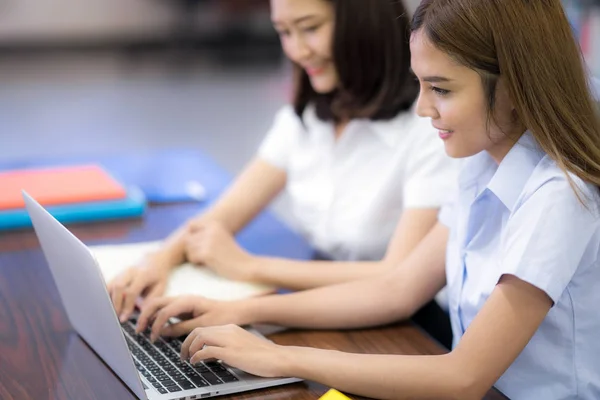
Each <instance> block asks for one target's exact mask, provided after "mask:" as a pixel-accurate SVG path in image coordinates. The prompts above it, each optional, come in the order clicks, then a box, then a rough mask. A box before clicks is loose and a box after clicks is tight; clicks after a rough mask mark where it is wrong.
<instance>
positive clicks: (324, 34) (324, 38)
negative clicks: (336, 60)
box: [315, 27, 333, 60]
mask: <svg viewBox="0 0 600 400" xmlns="http://www.w3.org/2000/svg"><path fill="white" fill-rule="evenodd" d="M315 48H316V49H318V52H319V55H320V56H321V57H323V58H325V59H328V60H331V59H332V58H333V28H332V27H323V28H322V29H321V30H320V31H319V32H318V33H317V34H316V35H315Z"/></svg>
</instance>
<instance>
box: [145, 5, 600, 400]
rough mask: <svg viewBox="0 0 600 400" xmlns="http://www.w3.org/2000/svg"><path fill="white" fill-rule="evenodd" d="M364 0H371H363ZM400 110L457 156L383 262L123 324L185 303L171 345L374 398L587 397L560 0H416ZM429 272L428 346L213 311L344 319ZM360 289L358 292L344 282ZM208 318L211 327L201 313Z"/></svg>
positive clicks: (589, 277)
mask: <svg viewBox="0 0 600 400" xmlns="http://www.w3.org/2000/svg"><path fill="white" fill-rule="evenodd" d="M369 1H371V0H369ZM410 45H411V52H412V69H413V71H414V72H415V74H416V75H417V77H418V79H419V82H420V85H421V92H420V97H419V100H418V105H417V110H418V113H419V114H420V115H421V116H426V117H429V118H431V120H432V123H433V125H434V126H435V127H436V128H437V129H438V130H439V136H440V138H441V140H443V142H444V145H445V148H446V152H447V153H448V154H449V155H451V156H452V157H458V158H464V159H465V160H464V162H463V168H462V171H461V174H460V177H459V194H458V198H457V199H456V201H455V202H454V203H453V205H451V206H448V207H445V208H443V209H442V211H441V213H440V215H439V222H438V223H437V225H436V226H435V227H434V228H433V230H432V231H431V232H430V233H429V234H428V235H427V236H426V237H425V239H424V240H423V241H422V242H421V243H420V244H419V245H418V246H417V248H416V250H415V251H414V252H413V253H411V255H410V256H409V257H408V258H407V259H406V261H405V262H404V263H402V265H401V266H399V267H398V268H396V269H395V270H394V271H393V272H390V273H388V274H386V275H385V276H381V277H376V278H373V279H370V280H365V281H358V282H353V283H347V284H341V285H336V286H331V287H326V288H321V289H314V290H310V291H305V292H302V293H297V294H291V295H285V296H270V297H265V298H258V299H252V300H246V301H239V302H232V303H227V302H215V301H209V300H206V299H202V298H194V297H190V298H180V299H157V300H155V301H153V302H151V303H149V304H147V305H146V307H145V308H144V310H143V313H142V316H141V318H140V321H139V327H138V328H139V329H143V328H145V327H146V325H147V324H148V322H149V321H151V320H152V319H154V323H153V327H152V328H153V332H154V334H159V333H162V334H164V335H169V334H170V333H171V332H173V329H174V326H177V325H174V326H168V325H167V326H165V322H166V318H168V317H170V316H174V315H186V314H187V315H192V317H193V319H191V320H190V321H192V322H189V321H188V322H186V323H188V326H191V325H194V326H196V327H198V328H196V329H194V330H193V331H192V333H191V334H190V335H189V336H188V338H187V339H186V341H185V343H184V345H183V348H182V356H183V357H191V361H192V362H198V361H200V360H203V359H206V358H211V357H214V358H218V359H222V360H223V361H224V362H226V363H228V364H231V365H233V366H236V367H240V368H242V369H245V370H248V371H249V372H252V373H255V374H259V375H265V376H279V375H288V376H298V377H301V378H306V379H310V380H315V381H319V382H322V383H324V384H326V385H329V386H333V387H336V388H338V389H342V390H344V391H347V392H351V393H356V394H360V395H366V396H370V397H376V398H386V399H389V398H394V399H399V398H411V399H416V398H423V399H424V398H428V399H429V398H435V399H441V398H453V399H477V398H481V397H482V396H483V395H484V394H485V393H486V391H487V390H488V389H489V388H490V387H491V386H492V385H496V386H497V387H498V388H499V389H500V390H501V391H502V392H504V393H505V394H506V395H508V396H509V397H510V398H511V399H513V400H519V399H522V400H529V399H545V400H551V399H557V400H558V399H585V400H593V399H598V398H600V340H598V333H599V332H600V312H598V304H600V290H598V287H599V284H600V193H599V185H600V121H599V117H598V115H597V113H596V111H595V108H594V104H593V101H592V98H591V94H590V90H589V82H588V79H587V75H586V71H585V68H584V65H583V62H582V57H581V55H580V53H579V49H578V46H577V44H576V42H575V40H574V38H573V35H572V33H571V30H570V27H569V24H568V22H567V19H566V18H565V15H564V12H563V9H562V6H561V3H560V0H529V1H525V0H485V1H482V0H425V1H423V3H422V4H421V5H420V7H419V9H418V10H417V12H416V14H415V16H414V19H413V23H412V37H411V42H410ZM445 284H447V286H448V293H449V304H450V317H451V320H452V328H453V333H454V345H453V349H452V351H451V352H450V353H448V354H446V355H442V356H428V357H419V356H417V357H407V356H397V355H363V354H346V353H341V352H336V351H329V350H317V349H309V348H300V347H284V346H278V345H275V344H273V343H269V342H266V341H263V340H260V339H256V338H255V337H253V336H252V335H251V334H249V333H247V332H245V331H243V330H242V329H240V328H238V327H236V326H233V325H228V326H216V327H215V326H213V325H222V324H225V323H233V324H239V325H243V324H250V323H255V322H267V323H276V324H281V325H286V326H292V327H300V328H302V327H306V328H353V327H363V326H371V325H379V324H385V323H389V322H392V321H396V320H400V319H404V318H408V317H410V316H411V315H412V314H413V313H414V312H415V310H417V309H418V308H419V307H420V306H421V305H423V304H425V303H426V302H427V301H429V300H430V299H431V298H432V297H433V296H434V295H435V293H437V291H438V290H439V289H440V288H441V287H442V286H444V285H445ZM356 293H360V295H356ZM210 326H212V327H210Z"/></svg>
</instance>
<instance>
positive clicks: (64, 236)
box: [23, 192, 146, 399]
mask: <svg viewBox="0 0 600 400" xmlns="http://www.w3.org/2000/svg"><path fill="white" fill-rule="evenodd" d="M23 198H24V200H25V207H26V208H27V212H28V213H29V216H30V217H31V221H32V223H33V227H34V229H35V233H36V235H37V237H38V240H39V241H40V245H41V247H42V251H43V253H44V255H45V257H46V261H47V263H48V266H49V267H50V271H51V273H52V277H53V278H54V282H55V284H56V287H57V289H58V293H59V294H60V298H61V300H62V303H63V306H64V307H65V311H66V313H67V316H68V318H69V321H70V322H71V325H72V326H73V328H75V330H76V331H77V333H79V335H80V336H81V337H82V338H83V339H84V340H85V341H86V342H87V343H88V345H89V346H90V347H91V348H92V349H94V351H95V352H96V353H97V354H98V356H100V358H102V360H104V362H105V363H106V364H108V366H109V367H110V368H111V369H112V370H113V371H114V372H115V373H116V374H117V375H118V376H119V377H120V378H121V380H123V382H124V383H125V384H126V385H127V386H128V387H129V388H130V389H131V390H132V391H133V393H134V394H135V395H136V396H137V397H138V398H140V399H146V394H145V392H144V388H143V386H142V382H141V381H140V378H139V375H138V373H137V370H136V368H135V366H134V364H133V360H132V358H131V355H130V353H129V349H128V348H127V343H126V342H125V338H124V337H123V334H122V332H121V326H120V323H119V320H118V318H117V315H116V313H115V311H114V308H113V305H112V302H111V300H110V297H109V295H108V292H107V290H106V286H105V283H104V279H103V278H102V275H101V274H100V270H99V269H98V266H97V264H96V261H95V259H94V257H93V256H92V254H91V252H90V251H89V249H88V248H87V247H86V246H85V245H84V244H83V243H82V242H81V241H80V240H79V239H77V238H76V237H75V236H74V235H73V234H72V233H71V232H69V231H68V230H67V229H66V228H65V227H64V226H63V225H62V224H61V223H60V222H58V221H57V220H56V219H55V218H54V217H52V215H50V213H48V212H47V211H46V210H45V209H44V208H43V207H42V206H41V205H40V204H39V203H38V202H36V201H35V200H34V199H33V198H31V196H29V195H28V194H27V193H25V192H23Z"/></svg>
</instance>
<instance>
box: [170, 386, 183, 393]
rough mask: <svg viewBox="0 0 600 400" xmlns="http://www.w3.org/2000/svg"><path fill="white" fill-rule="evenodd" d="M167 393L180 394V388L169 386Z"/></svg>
mask: <svg viewBox="0 0 600 400" xmlns="http://www.w3.org/2000/svg"><path fill="white" fill-rule="evenodd" d="M168 389H169V392H171V393H173V392H181V388H180V387H179V386H171V387H169V388H168Z"/></svg>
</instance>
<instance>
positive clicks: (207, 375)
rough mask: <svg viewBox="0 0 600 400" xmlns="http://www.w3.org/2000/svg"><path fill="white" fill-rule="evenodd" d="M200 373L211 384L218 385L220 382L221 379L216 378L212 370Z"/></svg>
mask: <svg viewBox="0 0 600 400" xmlns="http://www.w3.org/2000/svg"><path fill="white" fill-rule="evenodd" d="M200 375H201V376H202V378H204V380H206V381H207V382H208V383H210V384H211V385H218V384H219V383H221V380H220V379H219V378H217V376H216V375H215V374H213V373H212V372H203V373H201V374H200Z"/></svg>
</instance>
